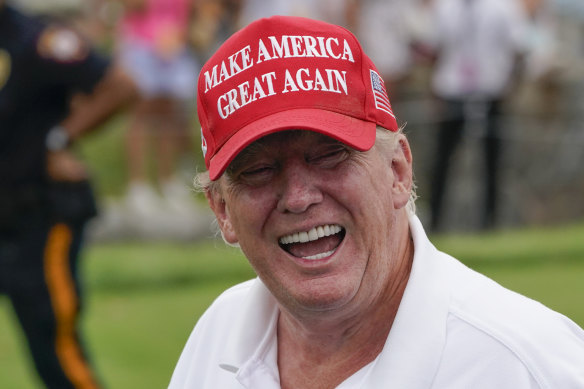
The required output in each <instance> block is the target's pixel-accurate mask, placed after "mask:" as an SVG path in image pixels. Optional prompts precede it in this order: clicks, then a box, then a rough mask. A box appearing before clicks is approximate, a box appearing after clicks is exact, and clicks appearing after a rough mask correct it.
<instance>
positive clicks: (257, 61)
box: [197, 16, 398, 180]
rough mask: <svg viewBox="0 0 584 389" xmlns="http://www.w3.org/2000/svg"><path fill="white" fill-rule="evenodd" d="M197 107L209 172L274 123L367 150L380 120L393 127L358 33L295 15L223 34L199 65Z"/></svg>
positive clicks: (387, 104)
mask: <svg viewBox="0 0 584 389" xmlns="http://www.w3.org/2000/svg"><path fill="white" fill-rule="evenodd" d="M197 109H198V115H199V122H200V124H201V140H202V147H203V154H204V156H205V165H206V166H207V169H208V170H209V176H210V178H211V180H216V179H217V178H219V177H220V176H221V174H223V172H224V171H225V169H226V167H227V166H228V165H229V163H230V162H231V161H232V160H233V159H234V158H235V157H236V156H237V154H238V153H239V152H240V151H242V150H243V149H244V148H245V147H246V146H248V145H249V144H250V143H252V142H254V141H255V140H257V139H259V138H261V137H263V136H265V135H268V134H271V133H274V132H277V131H283V130H290V129H301V130H311V131H316V132H319V133H321V134H324V135H327V136H330V137H332V138H334V139H337V140H339V141H341V142H343V143H345V144H347V145H349V146H351V147H353V148H355V149H357V150H360V151H365V150H369V149H370V148H371V147H372V146H373V144H374V143H375V132H376V127H377V125H380V126H381V127H384V128H386V129H387V130H390V131H397V130H398V126H397V122H396V119H395V116H394V114H393V111H392V109H391V105H390V102H389V99H388V97H387V92H386V90H385V86H384V83H383V80H382V79H381V77H380V76H379V72H378V71H377V69H376V67H375V65H374V64H373V62H372V61H371V60H370V59H369V57H367V56H366V55H365V53H363V50H362V48H361V45H360V44H359V42H358V41H357V39H356V38H355V36H354V35H353V34H351V33H350V32H349V31H348V30H346V29H344V28H342V27H339V26H335V25H332V24H329V23H325V22H321V21H316V20H311V19H307V18H300V17H288V16H273V17H270V18H265V19H260V20H257V21H255V22H253V23H251V24H249V25H248V26H247V27H245V28H243V29H242V30H240V31H238V32H237V33H235V34H234V35H233V36H231V37H230V38H229V39H228V40H227V41H225V43H224V44H223V45H222V46H221V47H220V48H219V49H218V50H217V52H216V53H215V54H214V55H213V56H212V57H211V58H210V59H209V60H208V61H207V63H205V65H204V66H203V68H202V69H201V73H200V75H199V81H198V91H197Z"/></svg>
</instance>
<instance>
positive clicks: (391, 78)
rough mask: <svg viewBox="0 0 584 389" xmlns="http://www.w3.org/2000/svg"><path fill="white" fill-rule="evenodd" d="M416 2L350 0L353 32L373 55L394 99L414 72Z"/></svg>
mask: <svg viewBox="0 0 584 389" xmlns="http://www.w3.org/2000/svg"><path fill="white" fill-rule="evenodd" d="M415 3H416V1H412V0H347V6H346V7H347V9H346V11H345V14H346V15H347V19H348V27H349V30H351V31H352V32H354V33H355V35H356V36H357V38H359V40H360V42H361V44H362V45H363V49H364V50H365V51H366V52H368V53H370V55H371V59H372V60H373V61H374V62H375V64H376V65H377V67H378V69H379V72H380V73H381V74H380V75H381V77H382V78H383V81H385V85H386V87H387V93H388V94H389V97H390V98H392V96H397V95H398V94H399V93H400V92H402V90H403V89H404V88H405V87H406V86H405V84H406V82H407V79H408V76H409V74H410V71H411V70H412V65H413V62H412V55H411V49H410V46H411V27H410V19H411V16H412V12H414V10H415V9H414V5H415ZM398 100H400V99H399V98H398Z"/></svg>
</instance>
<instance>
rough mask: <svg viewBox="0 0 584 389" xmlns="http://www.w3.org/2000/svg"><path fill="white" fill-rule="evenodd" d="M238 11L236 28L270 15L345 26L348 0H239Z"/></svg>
mask: <svg viewBox="0 0 584 389" xmlns="http://www.w3.org/2000/svg"><path fill="white" fill-rule="evenodd" d="M239 1H240V3H241V5H240V13H239V19H238V23H237V28H238V29H239V28H243V27H245V26H247V25H248V24H249V23H251V22H253V21H254V20H257V19H260V18H264V17H268V16H272V15H286V16H302V17H307V18H312V19H318V20H324V21H328V22H332V23H337V24H339V25H342V26H347V24H348V20H347V11H348V1H349V0H273V1H264V0H239Z"/></svg>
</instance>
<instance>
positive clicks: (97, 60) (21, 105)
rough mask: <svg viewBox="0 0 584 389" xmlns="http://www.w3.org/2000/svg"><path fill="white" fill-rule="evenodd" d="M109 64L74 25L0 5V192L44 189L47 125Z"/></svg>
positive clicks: (63, 113)
mask: <svg viewBox="0 0 584 389" xmlns="http://www.w3.org/2000/svg"><path fill="white" fill-rule="evenodd" d="M108 65H109V63H108V60H107V59H105V58H103V57H102V56H100V55H98V54H97V53H96V52H94V51H92V50H91V48H90V47H89V45H88V44H87V42H85V41H84V40H83V39H82V38H81V37H80V36H79V35H78V34H77V33H75V32H74V31H73V30H71V29H69V28H67V27H64V26H61V25H58V24H55V23H52V24H51V23H46V22H45V21H44V20H41V19H40V18H37V17H33V16H29V15H25V14H23V13H21V12H19V11H17V10H15V9H14V8H11V7H10V6H8V5H5V6H4V7H0V194H1V192H4V193H5V194H6V193H7V192H8V193H18V191H20V190H23V189H24V191H30V190H31V189H33V188H34V190H41V191H42V188H43V186H44V181H45V175H46V173H45V153H46V152H45V143H44V142H45V137H46V134H47V132H48V130H49V129H50V128H51V127H53V126H54V125H56V124H58V123H59V122H60V121H62V120H63V119H64V118H65V117H66V116H67V114H68V111H69V101H70V98H71V96H72V95H73V94H74V93H75V92H90V91H91V90H92V88H93V87H94V86H95V85H96V83H97V82H98V81H99V80H100V79H101V78H102V77H103V75H104V73H105V71H106V69H107V67H108Z"/></svg>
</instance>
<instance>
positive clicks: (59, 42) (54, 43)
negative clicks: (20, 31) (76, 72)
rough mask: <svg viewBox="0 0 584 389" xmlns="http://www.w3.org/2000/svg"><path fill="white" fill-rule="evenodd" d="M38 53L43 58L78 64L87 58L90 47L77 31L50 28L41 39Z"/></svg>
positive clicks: (56, 27)
mask: <svg viewBox="0 0 584 389" xmlns="http://www.w3.org/2000/svg"><path fill="white" fill-rule="evenodd" d="M37 51H38V53H39V55H41V56H42V57H44V58H48V59H51V60H54V61H57V62H76V61H81V60H83V59H85V57H87V54H88V53H89V47H88V45H87V43H86V42H85V41H84V40H83V39H82V38H81V37H80V36H79V34H77V33H76V32H75V31H73V30H71V29H69V28H65V27H60V26H49V27H47V28H46V29H45V31H43V33H42V34H41V36H40V37H39V40H38V43H37Z"/></svg>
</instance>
